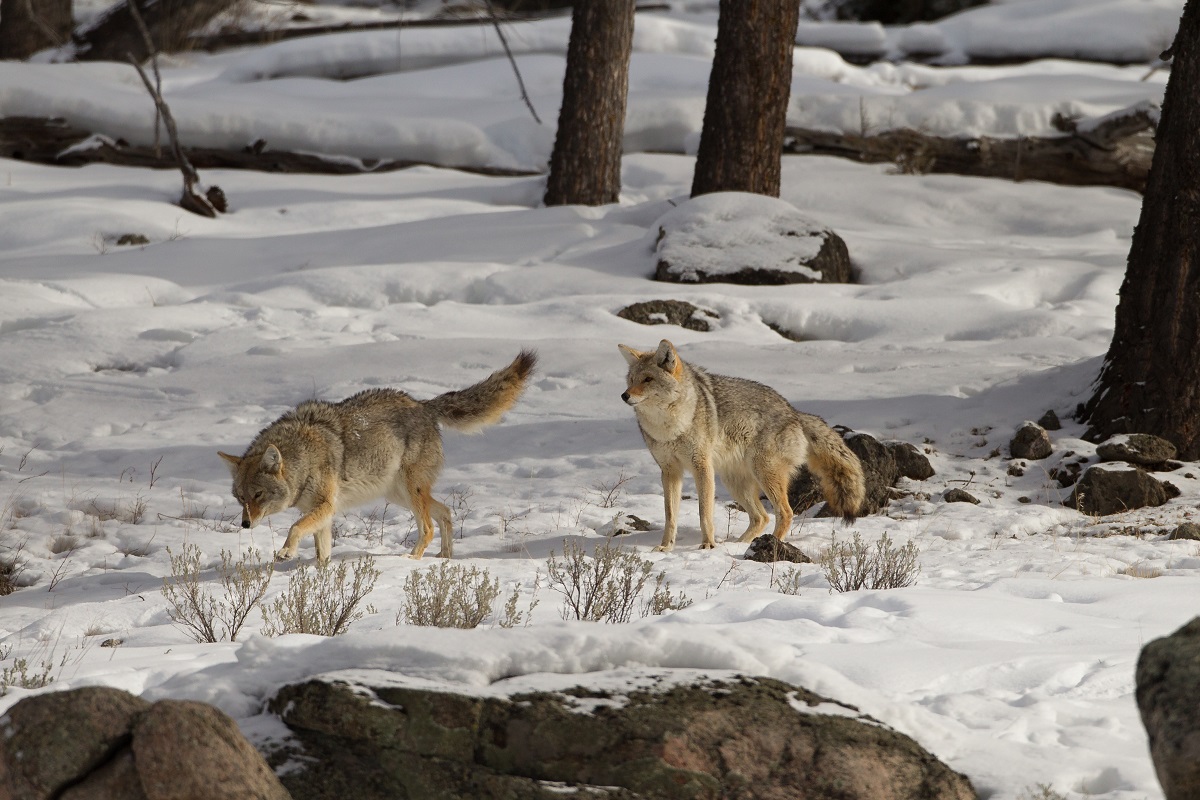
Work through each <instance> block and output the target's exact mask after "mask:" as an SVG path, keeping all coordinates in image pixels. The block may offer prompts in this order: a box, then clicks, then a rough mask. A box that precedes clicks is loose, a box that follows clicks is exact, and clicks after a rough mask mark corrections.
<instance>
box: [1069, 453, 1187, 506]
mask: <svg viewBox="0 0 1200 800" xmlns="http://www.w3.org/2000/svg"><path fill="white" fill-rule="evenodd" d="M1178 496H1179V489H1178V488H1177V487H1176V486H1175V485H1174V484H1171V483H1167V482H1166V481H1160V480H1159V479H1158V478H1155V477H1154V476H1153V475H1151V474H1150V473H1149V472H1146V470H1144V469H1142V468H1141V467H1137V466H1131V467H1121V466H1113V465H1109V464H1096V465H1094V466H1091V467H1089V468H1088V469H1087V471H1086V472H1084V473H1083V477H1082V478H1080V479H1079V482H1078V483H1076V484H1075V488H1074V490H1072V492H1071V496H1070V497H1068V498H1067V499H1066V500H1064V501H1063V505H1065V506H1068V507H1070V508H1075V509H1078V510H1079V511H1081V512H1083V513H1084V514H1090V515H1093V516H1100V517H1104V516H1108V515H1109V514H1119V513H1120V512H1122V511H1129V510H1130V509H1133V508H1145V507H1146V506H1161V505H1162V504H1163V503H1165V502H1167V501H1168V500H1170V499H1171V498H1172V497H1178Z"/></svg>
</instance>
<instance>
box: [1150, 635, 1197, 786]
mask: <svg viewBox="0 0 1200 800" xmlns="http://www.w3.org/2000/svg"><path fill="white" fill-rule="evenodd" d="M1136 683H1137V693H1136V697H1137V704H1138V710H1139V711H1140V712H1141V715H1142V724H1143V725H1145V726H1146V733H1147V734H1148V735H1149V738H1150V757H1151V758H1152V759H1153V760H1154V770H1155V772H1156V773H1157V774H1158V782H1159V784H1160V785H1161V786H1162V790H1163V794H1164V795H1166V798H1167V800H1196V798H1200V713H1197V708H1200V617H1198V618H1196V619H1193V620H1192V621H1191V622H1189V623H1188V624H1187V625H1184V626H1183V627H1182V628H1180V629H1179V630H1177V631H1175V632H1174V633H1172V634H1171V635H1170V636H1167V637H1164V638H1162V639H1155V640H1154V641H1152V642H1150V643H1149V644H1147V645H1146V646H1145V647H1143V648H1142V653H1141V656H1139V657H1138V663H1137V672H1136Z"/></svg>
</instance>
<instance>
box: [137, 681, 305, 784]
mask: <svg viewBox="0 0 1200 800" xmlns="http://www.w3.org/2000/svg"><path fill="white" fill-rule="evenodd" d="M131 750H132V751H133V757H134V762H135V763H136V764H137V774H138V778H139V780H140V782H141V785H142V788H143V789H144V790H145V792H146V797H147V800H184V799H185V798H191V797H203V798H205V800H289V798H290V795H289V794H288V792H287V790H286V789H284V788H283V784H281V783H280V782H279V778H277V777H275V773H274V772H273V771H272V770H271V768H270V767H268V766H267V762H266V761H265V760H263V757H262V756H261V755H259V753H258V751H257V750H255V749H254V747H253V746H252V745H251V744H250V743H249V742H248V741H246V738H245V737H244V736H242V733H241V731H240V730H238V727H237V723H235V722H234V721H233V720H232V719H230V718H229V717H228V716H227V715H226V714H224V713H222V712H221V711H220V710H218V709H216V708H214V707H212V706H210V705H207V704H205V703H196V702H192V701H189V700H160V701H158V702H157V703H155V704H154V705H152V706H151V707H150V708H149V709H148V710H147V711H146V712H145V713H144V714H142V716H141V718H140V719H139V720H138V721H137V724H136V725H135V727H134V730H133V743H132V745H131Z"/></svg>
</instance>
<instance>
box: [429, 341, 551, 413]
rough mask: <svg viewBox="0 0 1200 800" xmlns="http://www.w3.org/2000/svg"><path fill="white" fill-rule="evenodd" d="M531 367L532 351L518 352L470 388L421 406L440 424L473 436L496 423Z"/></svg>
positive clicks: (518, 392)
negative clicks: (503, 365)
mask: <svg viewBox="0 0 1200 800" xmlns="http://www.w3.org/2000/svg"><path fill="white" fill-rule="evenodd" d="M535 366H537V355H536V354H535V353H534V352H533V351H532V350H522V351H521V352H520V353H519V354H518V355H517V357H516V358H515V359H513V362H512V363H511V364H509V365H508V366H507V367H504V368H503V369H498V370H496V371H495V372H493V373H492V374H491V375H489V376H487V377H486V378H484V379H483V380H481V381H480V382H479V383H477V384H475V385H474V386H468V387H467V388H466V389H458V390H456V391H453V392H446V393H445V394H440V395H438V396H437V397H434V398H433V399H431V400H426V401H425V402H424V405H425V407H426V408H429V409H431V410H432V411H433V412H434V413H435V414H437V416H438V421H439V422H441V423H442V424H443V425H446V426H447V427H450V428H453V429H455V430H457V431H462V432H463V433H475V432H476V431H479V430H481V429H483V428H486V427H487V426H488V425H491V424H493V423H495V422H497V421H499V419H500V417H502V416H504V413H505V412H506V411H508V410H509V409H510V408H512V407H513V404H514V403H516V402H517V398H519V397H520V396H521V392H522V391H523V390H524V389H525V382H526V381H527V380H528V379H529V376H530V374H531V373H532V372H533V369H534V367H535Z"/></svg>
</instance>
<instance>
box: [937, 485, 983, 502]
mask: <svg viewBox="0 0 1200 800" xmlns="http://www.w3.org/2000/svg"><path fill="white" fill-rule="evenodd" d="M942 499H943V500H945V501H946V502H947V503H970V504H971V505H976V506H977V505H979V498H978V497H976V496H975V495H973V494H971V493H970V492H968V491H967V490H966V489H958V488H954V489H947V490H946V491H945V492H944V493H943V494H942Z"/></svg>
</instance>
